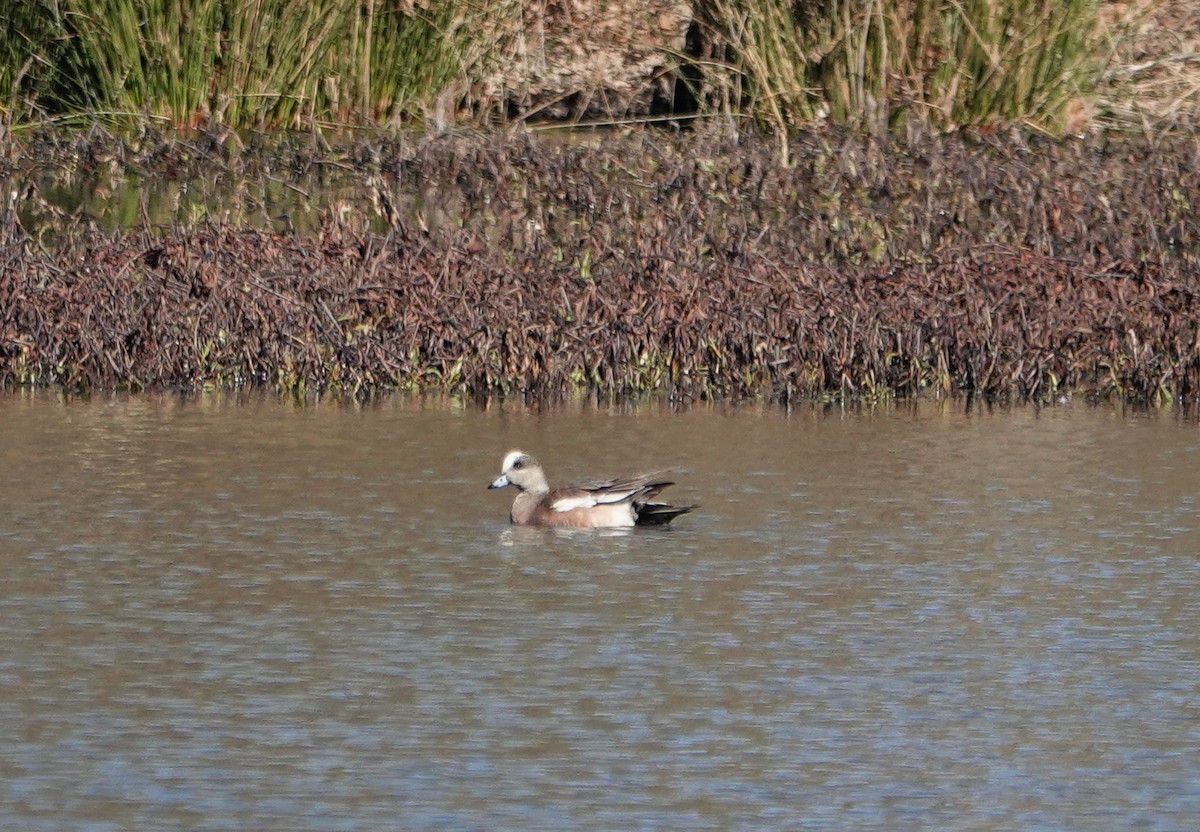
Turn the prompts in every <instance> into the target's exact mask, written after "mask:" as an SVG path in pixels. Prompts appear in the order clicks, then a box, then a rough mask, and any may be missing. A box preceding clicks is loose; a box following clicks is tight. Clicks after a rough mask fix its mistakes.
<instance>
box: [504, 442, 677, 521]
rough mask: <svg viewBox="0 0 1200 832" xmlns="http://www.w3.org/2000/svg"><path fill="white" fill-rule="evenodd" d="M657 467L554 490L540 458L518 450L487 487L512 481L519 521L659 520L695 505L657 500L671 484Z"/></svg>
mask: <svg viewBox="0 0 1200 832" xmlns="http://www.w3.org/2000/svg"><path fill="white" fill-rule="evenodd" d="M661 476H662V475H661V473H655V474H642V475H639V476H633V477H625V478H623V479H615V480H609V481H607V482H598V483H589V484H584V485H564V486H561V487H559V488H555V489H554V490H551V489H550V486H549V485H548V484H547V483H546V473H545V472H544V471H543V470H542V466H541V465H539V464H538V461H537V460H536V459H534V458H533V457H531V456H530V455H529V454H526V453H522V452H521V451H511V452H510V453H509V454H508V456H506V457H504V464H503V465H502V473H501V474H500V476H499V477H497V478H496V480H495V482H493V483H492V484H491V485H489V486H488V488H503V487H504V486H506V485H512V486H515V487H516V489H517V492H518V493H517V498H516V499H515V500H513V505H512V513H511V515H510V519H511V520H512V522H514V523H516V524H517V525H518V526H569V527H572V528H579V529H591V528H604V527H612V526H663V525H666V524H667V523H670V522H671V521H672V520H674V519H675V518H676V517H678V516H679V515H681V514H686V513H687V512H689V511H691V510H692V509H694V508H696V506H673V505H670V504H669V503H660V502H655V500H654V498H655V497H657V496H658V494H659V492H661V491H662V490H663V489H664V488H666V487H667V486H669V485H674V483H672V482H671V481H670V480H664V479H661Z"/></svg>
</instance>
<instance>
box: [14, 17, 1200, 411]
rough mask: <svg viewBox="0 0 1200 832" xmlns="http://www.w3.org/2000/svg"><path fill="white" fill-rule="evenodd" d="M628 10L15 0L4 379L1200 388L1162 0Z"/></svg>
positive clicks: (101, 385)
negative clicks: (535, 37)
mask: <svg viewBox="0 0 1200 832" xmlns="http://www.w3.org/2000/svg"><path fill="white" fill-rule="evenodd" d="M617 5H619V4H617ZM1184 5H1185V6H1190V5H1191V4H1190V3H1185V4H1184ZM135 6H136V7H137V8H139V9H140V10H141V11H140V12H138V13H136V14H135V12H134V11H133V9H134V8H135ZM643 6H644V8H643ZM612 7H613V4H601V3H587V2H581V3H577V4H573V5H571V4H562V3H557V2H551V0H546V2H543V3H534V4H528V3H525V4H521V3H515V2H511V0H504V2H497V3H484V4H480V3H470V4H466V3H462V4H460V3H423V2H420V0H395V2H391V0H327V2H325V3H324V4H322V3H312V4H309V3H299V2H298V0H261V1H260V2H257V3H254V4H250V5H245V4H233V3H230V2H228V0H192V2H181V0H155V2H150V3H146V4H129V3H127V2H119V0H63V1H62V2H60V3H57V4H40V3H33V2H17V3H15V4H13V5H11V6H10V8H9V10H8V11H7V12H0V16H2V15H4V14H7V15H8V18H7V20H6V21H5V22H6V23H8V24H9V25H8V27H7V28H6V29H4V34H0V184H3V186H4V189H3V193H4V195H5V197H6V198H5V200H4V202H3V204H2V205H0V385H3V386H5V387H12V386H19V385H30V386H48V385H60V386H63V387H65V388H68V389H75V390H83V391H88V390H96V389H109V388H117V389H131V390H141V389H148V388H185V389H186V388H196V387H208V386H213V387H231V388H236V387H242V386H248V385H266V386H272V387H275V388H278V389H281V390H290V391H295V392H302V391H311V390H323V391H332V392H337V393H344V394H353V395H367V394H370V393H372V392H375V391H379V390H386V389H440V390H449V391H453V392H457V393H462V394H466V395H470V396H475V397H481V398H486V397H489V396H527V397H553V396H560V395H565V394H570V393H573V392H580V391H585V392H589V393H594V394H596V395H599V396H605V397H621V396H637V395H644V394H657V395H666V396H669V397H671V398H673V399H677V400H685V401H686V400H699V399H714V398H729V397H732V398H749V397H753V398H760V399H765V400H770V401H780V402H789V403H790V402H792V401H796V400H799V399H815V400H839V401H845V400H859V401H882V400H887V399H892V398H903V397H913V396H922V395H935V396H947V395H956V394H967V395H973V396H980V397H985V398H987V399H990V400H1009V401H1019V400H1030V401H1034V402H1040V403H1049V402H1054V401H1057V400H1059V399H1060V398H1061V397H1064V396H1071V395H1079V396H1085V397H1088V398H1089V399H1110V398H1111V399H1118V400H1122V401H1130V402H1141V403H1150V404H1156V405H1166V404H1169V403H1173V402H1177V403H1183V404H1194V403H1196V402H1198V401H1200V220H1198V219H1197V212H1196V206H1197V205H1198V204H1200V141H1198V138H1200V134H1197V132H1196V130H1195V127H1194V125H1195V124H1196V121H1195V113H1196V110H1197V108H1198V107H1197V99H1198V98H1200V95H1198V94H1197V92H1196V91H1197V90H1200V86H1197V85H1194V84H1193V85H1191V86H1189V82H1188V81H1187V80H1186V79H1185V80H1183V81H1180V82H1179V84H1178V85H1175V86H1173V85H1172V79H1177V77H1178V75H1179V72H1180V69H1179V68H1180V66H1183V65H1185V64H1190V59H1187V60H1184V59H1180V60H1176V61H1170V60H1168V58H1169V57H1171V56H1170V55H1166V56H1159V57H1155V58H1152V59H1150V58H1147V56H1146V54H1144V48H1143V46H1142V45H1139V44H1144V42H1145V32H1146V27H1145V23H1146V21H1162V20H1165V19H1166V18H1164V17H1163V13H1162V9H1161V8H1160V7H1158V6H1150V7H1147V6H1145V5H1144V4H1142V5H1137V4H1122V3H1096V2H1091V0H1088V2H1084V1H1083V0H1069V2H1065V3H1064V2H1057V3H1051V2H1048V0H1004V2H1001V0H955V1H954V2H949V1H948V0H907V2H901V3H897V4H878V3H872V2H868V0H847V2H842V3H827V4H792V3H786V2H780V0H747V2H741V3H733V2H729V0H709V2H704V3H694V4H688V3H681V2H670V3H668V2H653V3H647V4H642V5H641V6H639V8H641V9H642V11H641V12H640V14H642V16H643V17H642V18H636V19H635V18H633V17H631V18H629V19H628V20H625V22H624V23H619V22H618V21H619V20H624V18H622V17H620V15H618V14H616V13H615V12H613V11H612ZM885 7H886V8H887V9H890V11H886V12H885V11H884V9H885ZM622 8H623V7H622ZM605 9H608V10H609V11H608V13H609V14H613V15H616V16H614V18H613V20H612V21H610V23H612V25H611V26H608V27H604V26H601V25H600V23H601V22H602V21H600V20H599V19H598V18H596V17H595V15H600V14H602V13H604V11H605ZM572 10H573V11H572ZM568 11H571V14H573V15H574V18H573V19H570V18H571V14H568ZM588 15H593V17H589V16H588ZM646 15H649V17H646ZM284 21H286V22H288V25H286V26H285V25H281V24H282V22H284ZM1168 22H1170V21H1168ZM1175 23H1178V21H1175ZM539 25H540V26H541V28H538V26H539ZM581 27H583V28H584V29H586V31H588V32H589V33H590V32H600V33H602V34H596V35H594V37H592V38H589V39H586V40H587V41H588V44H587V45H582V46H577V47H576V48H568V47H570V46H571V43H572V40H571V39H572V37H574V38H575V39H576V40H579V30H580V28H581ZM535 31H540V32H542V35H541V38H542V39H541V40H540V41H539V42H538V43H539V45H537V46H536V48H535V46H534V45H531V33H533V32H535ZM638 32H641V33H643V34H642V35H637V33H638ZM647 33H648V34H647ZM1130 33H1133V34H1130ZM1198 37H1200V36H1198ZM593 40H594V41H596V43H595V44H593V43H591V41H593ZM1156 42H1161V39H1160V41H1156ZM1183 42H1184V41H1183V40H1177V41H1172V43H1183ZM539 50H540V52H539ZM1139 50H1141V51H1139ZM1179 54H1186V53H1179ZM564 55H565V56H566V57H565V58H564V57H563V56H564ZM1137 61H1140V62H1141V63H1140V64H1139V63H1136V62H1137ZM1139 67H1140V68H1139ZM598 79H599V80H598ZM1151 82H1153V84H1151ZM1181 89H1182V90H1183V92H1182V93H1181V92H1180V90H1181ZM1187 90H1191V92H1190V93H1188V92H1187ZM584 121H587V122H591V123H596V122H604V123H606V125H607V126H606V127H603V128H596V127H592V128H589V129H585V128H582V127H580V126H579V124H580V122H584ZM658 125H662V126H658ZM531 127H539V128H540V127H562V128H566V129H563V130H547V131H545V132H542V131H540V130H539V131H537V132H535V131H532V130H530V129H529V128H531ZM161 182H169V183H173V187H172V188H168V189H167V191H166V193H167V196H165V197H164V196H163V195H162V193H157V192H155V191H154V190H153V185H154V183H161ZM156 193H157V195H155V194H156Z"/></svg>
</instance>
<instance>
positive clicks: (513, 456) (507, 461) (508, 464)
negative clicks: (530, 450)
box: [500, 451, 525, 471]
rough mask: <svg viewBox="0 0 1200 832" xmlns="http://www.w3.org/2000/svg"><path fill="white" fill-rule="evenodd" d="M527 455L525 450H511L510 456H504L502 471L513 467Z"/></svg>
mask: <svg viewBox="0 0 1200 832" xmlns="http://www.w3.org/2000/svg"><path fill="white" fill-rule="evenodd" d="M523 456H525V452H524V451H509V452H508V456H506V457H504V464H503V465H501V466H500V470H501V471H507V470H508V469H509V468H512V465H513V463H514V462H516V461H517V460H518V459H520V458H521V457H523Z"/></svg>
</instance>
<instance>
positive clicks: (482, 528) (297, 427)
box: [0, 393, 1200, 830]
mask: <svg viewBox="0 0 1200 832" xmlns="http://www.w3.org/2000/svg"><path fill="white" fill-rule="evenodd" d="M518 447H519V448H522V449H523V450H526V451H529V452H531V453H534V454H536V455H537V456H538V457H539V458H540V459H541V461H542V462H543V464H544V465H545V467H546V469H547V472H548V474H549V476H550V478H551V481H552V482H553V481H563V480H569V479H571V478H588V477H599V476H602V475H606V474H608V475H616V474H621V473H629V472H632V471H636V470H645V469H649V468H659V467H672V468H674V469H675V471H674V478H675V479H676V483H677V484H676V485H675V486H674V487H673V488H672V489H670V490H669V491H668V492H667V494H666V495H664V496H671V497H673V498H675V499H677V500H679V501H687V502H691V501H696V502H699V503H700V504H701V508H700V509H698V510H697V511H696V512H695V513H693V514H689V515H686V516H684V517H681V518H679V519H678V520H677V521H675V523H674V524H673V525H672V526H671V527H670V528H668V529H637V530H632V531H610V532H566V533H564V532H555V531H549V530H538V529H525V528H514V527H512V526H510V525H509V524H508V522H507V513H508V507H509V504H510V501H511V498H512V491H511V489H507V490H504V491H499V492H497V491H488V490H486V486H487V484H488V483H489V482H491V480H492V479H494V478H495V477H496V475H497V474H498V473H499V466H500V462H501V459H502V457H503V455H504V453H505V452H506V451H508V450H510V449H512V448H518ZM0 470H2V471H3V476H0V576H2V582H0V644H3V645H4V647H3V649H2V650H0V737H3V738H4V741H3V743H0V816H2V817H3V823H2V824H0V825H3V826H5V827H11V828H14V829H15V828H19V829H23V830H61V829H64V828H72V829H80V830H109V829H137V830H151V829H178V828H193V829H283V828H287V829H300V830H341V829H355V830H357V829H364V828H381V829H382V828H386V829H406V830H435V829H437V830H442V829H447V830H449V829H453V830H561V829H573V830H612V829H643V830H682V829H688V830H705V829H712V830H729V829H755V830H776V829H777V830H793V829H798V828H805V829H829V830H840V829H856V830H864V829H870V830H876V829H877V830H895V829H979V830H985V829H986V830H998V829H1021V830H1027V829H1070V828H1078V829H1089V830H1095V829H1130V828H1143V829H1163V830H1166V829H1184V828H1190V826H1191V824H1193V823H1194V822H1195V819H1196V818H1197V817H1200V754H1197V751H1196V749H1198V748H1200V521H1198V516H1200V505H1198V500H1197V491H1198V486H1200V474H1198V473H1197V472H1198V471H1200V426H1198V425H1197V422H1196V421H1195V420H1194V419H1191V418H1187V417H1185V416H1181V415H1178V414H1172V413H1170V412H1160V413H1146V412H1138V413H1133V412H1123V411H1120V410H1117V409H1113V408H1109V407H1089V406H1086V405H1083V404H1067V405H1064V406H1060V407H1055V408H1051V409H1041V410H1036V409H1033V408H1013V409H995V410H992V409H988V408H986V407H980V406H978V405H975V406H967V405H965V404H964V403H962V402H951V403H945V404H939V403H934V402H922V403H920V404H914V405H902V406H896V407H888V408H876V409H862V410H844V409H837V408H833V409H828V408H819V407H811V408H809V407H803V408H798V409H793V410H791V411H785V410H781V409H774V408H769V407H765V406H756V405H741V406H733V405H729V406H693V407H689V408H673V407H671V406H669V405H666V404H645V405H620V406H617V405H614V406H596V405H586V404H573V405H572V404H568V405H563V406H560V407H553V408H535V407H525V406H522V405H518V404H506V405H492V406H488V407H481V406H476V405H471V404H466V403H463V402H459V401H456V400H451V399H442V398H433V399H422V398H409V397H399V396H397V397H393V398H382V399H379V400H376V401H374V402H371V403H369V404H353V403H345V402H330V401H317V400H312V401H309V402H307V403H301V404H298V403H294V402H291V401H288V400H281V399H277V398H273V397H270V396H261V395H233V394H201V395H196V396H187V397H184V396H178V395H167V394H164V395H150V394H146V395H140V396H92V397H91V398H89V399H86V400H78V399H69V398H63V397H61V396H56V395H54V394H52V393H6V394H3V395H0Z"/></svg>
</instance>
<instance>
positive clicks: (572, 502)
mask: <svg viewBox="0 0 1200 832" xmlns="http://www.w3.org/2000/svg"><path fill="white" fill-rule="evenodd" d="M597 502H598V501H597V500H596V497H595V495H593V494H583V495H581V496H578V497H559V498H558V499H557V500H555V501H554V503H553V505H551V506H550V508H552V509H554V510H555V511H574V510H575V509H577V508H591V507H592V506H594V505H596V503H597Z"/></svg>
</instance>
